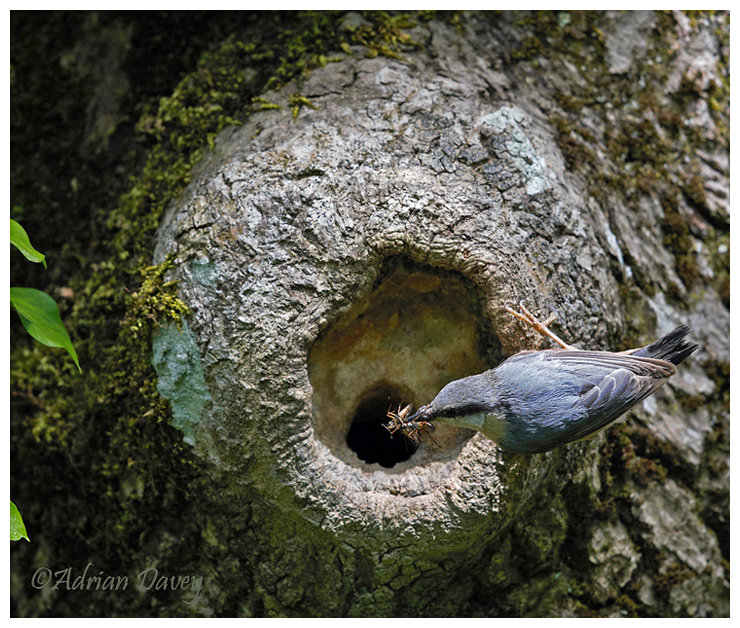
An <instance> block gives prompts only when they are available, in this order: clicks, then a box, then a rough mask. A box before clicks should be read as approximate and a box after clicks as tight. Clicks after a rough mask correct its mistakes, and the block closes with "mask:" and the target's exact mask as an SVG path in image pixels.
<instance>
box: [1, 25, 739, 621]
mask: <svg viewBox="0 0 740 628" xmlns="http://www.w3.org/2000/svg"><path fill="white" fill-rule="evenodd" d="M728 22H729V18H727V17H724V16H692V17H689V16H686V15H683V14H678V13H676V14H667V13H652V12H632V13H586V14H584V13H567V12H560V13H547V14H508V13H505V14H503V15H495V16H494V15H488V14H485V15H481V14H470V15H465V16H464V17H462V19H456V20H453V23H450V22H449V21H447V20H445V19H442V18H439V17H437V18H432V19H429V20H427V21H423V22H420V23H419V24H418V25H416V26H415V27H414V28H412V29H410V30H409V31H408V33H409V34H410V35H411V37H412V38H413V40H415V41H416V42H419V43H420V44H421V45H420V46H419V47H418V48H415V49H407V50H405V51H404V52H403V55H402V58H398V59H393V58H388V57H386V56H376V57H374V58H369V57H368V56H366V55H365V54H364V52H365V49H364V48H363V47H361V46H359V45H358V46H356V47H353V48H352V49H351V51H350V52H351V53H352V54H348V55H347V56H346V57H344V58H342V59H341V60H339V61H336V62H332V63H328V64H326V65H325V66H324V67H321V68H319V69H316V70H314V71H313V72H312V73H311V74H310V76H309V77H308V78H307V79H306V80H305V81H302V82H300V83H295V84H289V85H287V86H284V87H283V88H282V89H280V90H276V91H272V92H267V93H265V94H263V95H262V97H263V98H264V99H265V101H267V102H269V103H274V104H277V105H280V108H279V109H266V110H264V111H261V112H258V113H255V114H253V115H252V116H251V117H250V118H249V119H248V121H247V123H246V124H244V125H242V126H240V127H238V128H236V127H232V128H228V129H226V130H224V131H223V132H222V133H221V134H220V135H219V136H218V137H217V138H216V141H215V144H214V147H213V150H212V151H209V152H208V154H207V155H206V156H205V157H204V159H203V161H202V162H201V163H200V165H199V166H198V167H197V168H196V171H195V172H194V173H193V175H192V181H191V183H190V184H189V186H188V187H187V189H186V190H185V192H184V193H183V194H181V195H179V196H178V197H177V198H176V199H174V200H173V201H172V202H170V204H169V206H168V209H167V211H166V213H165V215H164V217H163V219H162V222H161V226H160V228H159V231H158V234H157V241H156V249H155V252H154V255H153V257H154V262H155V263H157V264H159V263H162V262H164V261H165V260H168V262H169V263H171V268H170V270H169V271H168V272H169V274H168V279H173V280H177V281H178V283H177V290H178V294H179V296H180V298H181V299H182V300H183V301H184V303H185V304H186V305H187V306H188V307H189V308H190V316H189V317H188V318H187V320H186V322H184V323H183V324H182V325H177V324H175V323H172V324H164V325H162V326H161V327H160V328H159V329H158V330H157V331H156V332H155V334H154V337H153V341H152V362H153V365H154V368H155V369H156V372H157V376H158V380H157V387H158V390H159V392H160V394H161V395H162V397H164V398H166V399H168V400H169V402H170V404H171V408H172V425H173V426H174V427H175V428H177V429H178V430H180V432H181V433H182V438H183V440H184V442H185V443H186V444H187V445H188V446H191V447H192V454H193V455H194V459H195V460H196V461H197V462H196V464H197V465H198V466H197V474H196V475H195V476H194V477H193V478H192V479H191V480H190V482H189V484H188V485H187V487H185V488H184V490H185V493H186V499H185V502H186V503H185V506H183V508H184V510H183V516H182V519H181V522H180V523H181V526H182V529H179V528H177V527H174V528H173V527H172V524H171V523H167V524H163V523H162V522H157V520H153V521H152V524H151V530H150V534H151V538H152V540H151V542H149V543H147V544H145V545H143V546H142V547H140V548H138V549H136V550H135V552H134V553H133V555H132V556H129V557H128V558H127V560H128V562H123V561H122V562H121V563H120V570H119V571H120V573H131V580H132V587H131V588H132V589H133V581H134V580H135V578H136V576H135V574H137V573H140V572H141V570H142V569H143V568H148V567H150V566H154V567H157V568H158V569H159V570H160V572H162V574H166V575H168V576H171V575H175V576H177V575H187V574H192V575H196V576H202V578H203V579H202V589H201V590H200V591H198V593H197V594H195V593H194V591H192V590H188V591H170V593H169V596H165V597H164V598H158V599H159V600H160V604H161V606H158V607H157V608H156V609H153V608H152V606H151V602H150V600H151V597H152V592H151V591H147V590H144V588H142V587H139V590H138V592H137V593H136V594H132V595H133V598H132V600H131V603H132V604H133V607H132V608H131V609H130V610H131V612H133V613H134V614H150V613H151V614H154V613H156V614H163V615H167V614H196V615H201V614H202V615H273V614H275V615H299V616H305V615H311V616H313V615H342V616H344V615H350V616H365V615H381V616H387V615H410V616H413V615H424V616H433V615H443V616H451V615H496V616H577V615H602V616H604V615H605V616H620V615H647V616H651V615H662V616H676V615H680V616H726V615H728V614H729V584H728V582H729V474H728V469H729V391H728V379H729V378H728V373H729V346H728V343H727V338H728V335H729V286H728V281H729V266H728V260H729V257H728V256H729V253H728V246H729V208H728V197H729V171H728V163H729V160H728V136H727V130H728V120H729V100H728V99H726V95H727V91H728V90H727V88H726V84H727V80H728V79H727V77H728V69H727V67H726V64H727V60H728V58H729V54H728V49H727V46H728V43H727V32H728V30H729V28H728V27H729V25H728ZM364 25H365V18H363V17H361V16H358V15H355V14H349V15H348V16H347V17H346V19H345V22H344V27H345V28H346V29H348V30H350V31H353V32H354V31H356V30H357V29H362V28H363V26H364ZM296 94H300V97H299V98H297V97H296ZM520 300H525V301H526V302H527V303H528V305H529V306H530V307H531V308H532V309H533V310H535V312H537V313H539V314H540V315H542V317H546V316H548V315H549V314H550V313H551V312H557V313H558V319H557V323H556V324H555V325H556V326H558V333H559V334H560V335H561V337H563V338H564V339H566V340H567V341H569V342H571V343H572V344H576V345H578V346H580V347H581V348H589V349H612V350H624V349H628V348H633V347H636V346H640V345H643V344H647V343H648V342H650V341H652V340H654V339H655V338H657V337H658V336H660V335H662V334H664V333H666V332H667V331H670V330H671V329H672V328H673V327H674V326H676V325H678V324H684V323H687V324H690V325H691V326H692V328H693V336H692V338H693V339H694V340H695V341H696V342H698V343H699V344H700V345H701V350H700V351H699V352H697V353H696V354H695V355H694V356H692V358H690V359H689V360H688V361H687V363H685V364H682V365H681V366H680V367H679V369H678V374H677V375H676V376H675V377H673V378H672V379H671V381H670V382H669V384H668V385H666V386H665V387H664V388H662V389H660V390H659V391H658V392H657V393H656V394H655V395H654V396H653V397H651V398H649V399H648V400H647V401H646V402H645V403H644V404H642V405H641V406H640V407H639V408H637V409H635V410H634V411H632V412H631V413H630V414H629V415H628V416H627V419H626V421H625V422H622V423H621V424H620V425H618V426H616V427H613V428H610V430H608V431H607V432H605V433H603V434H601V435H599V436H598V437H596V438H594V439H591V440H589V441H586V442H582V443H576V444H572V445H568V446H565V447H561V448H559V449H557V450H555V451H552V452H549V453H546V454H538V455H533V456H515V455H507V454H502V452H501V451H500V450H499V449H498V448H497V446H496V445H495V444H494V443H493V442H492V441H491V440H489V439H487V438H485V437H483V436H482V435H481V434H478V433H473V432H469V431H464V430H459V429H456V428H451V427H449V428H446V429H444V428H440V429H439V430H438V431H437V432H435V434H434V439H435V441H436V442H434V443H433V442H427V443H422V444H419V443H418V442H415V441H414V440H410V439H404V438H403V437H399V436H396V437H394V438H391V437H390V435H389V434H388V433H387V432H386V430H385V429H384V428H383V427H382V424H383V423H384V422H386V421H387V418H386V412H387V411H388V409H389V408H392V409H395V408H396V407H397V406H400V405H401V404H406V403H413V404H414V405H416V406H418V405H420V404H422V403H426V402H428V401H429V400H430V399H431V398H432V397H433V396H434V395H435V394H436V392H437V391H438V390H439V389H440V388H441V387H442V386H443V385H444V384H445V383H447V382H448V381H451V380H453V379H457V378H459V377H462V376H465V375H470V374H473V373H477V372H481V371H483V370H485V369H487V368H490V367H491V366H493V365H495V364H496V363H498V362H499V361H501V360H502V359H504V358H505V357H506V356H508V355H511V354H513V353H515V352H516V351H519V350H523V349H528V348H536V347H537V346H545V345H544V343H542V342H541V341H540V340H539V339H537V338H535V337H534V335H533V334H532V333H531V332H529V331H526V330H525V329H523V328H522V327H521V325H520V324H519V323H518V322H517V321H516V320H515V319H513V318H512V317H510V316H509V315H508V314H507V313H506V311H505V309H504V305H505V304H506V303H508V302H518V301H520ZM174 514H177V513H174ZM80 516H84V515H82V514H81V515H80ZM193 538H195V539H197V546H191V547H190V548H188V547H183V543H182V540H183V539H193ZM50 546H52V547H53V544H50ZM173 547H177V548H178V549H177V552H179V553H182V552H186V553H187V556H186V558H185V560H184V561H180V562H179V563H178V562H173V560H172V554H173ZM85 551H87V552H88V553H87V554H86V553H85ZM80 555H81V556H83V562H84V557H87V556H88V555H90V556H92V555H95V556H99V557H100V559H99V560H100V561H106V560H107V561H111V557H112V556H113V555H116V556H123V553H121V552H120V551H119V550H118V549H115V550H114V549H109V550H105V549H102V548H91V547H88V548H85V550H82V551H81V553H80ZM42 558H43V557H42ZM42 558H39V557H37V559H36V562H35V563H34V565H35V566H38V565H39V564H40V563H39V561H40V560H42ZM78 562H79V561H78ZM132 565H136V569H134V567H132ZM173 565H177V566H178V567H174V566H173ZM183 565H186V566H187V570H188V571H187V574H186V573H185V572H182V573H181V572H173V571H172V570H173V569H175V568H180V569H182V568H184V567H183ZM98 566H100V565H98ZM73 567H74V568H75V569H76V570H78V571H81V569H82V568H84V564H83V565H82V566H81V567H79V569H78V565H77V563H75V564H74V565H73ZM100 568H101V569H103V567H100ZM24 569H25V570H27V569H28V564H24ZM105 570H106V574H113V575H117V574H116V573H115V570H114V568H113V567H110V566H108V563H106V567H105ZM15 573H16V577H17V578H19V579H28V574H27V573H25V571H23V573H21V572H20V570H16V572H15ZM16 595H18V596H21V597H22V596H24V595H25V596H27V597H28V598H29V599H33V598H32V594H31V593H28V592H27V591H26V592H25V593H21V592H19V590H16ZM36 595H39V594H38V592H36ZM112 598H114V596H113V595H110V596H100V597H99V598H98V599H99V602H96V603H95V604H96V605H94V608H95V609H97V612H98V613H101V614H104V613H108V612H121V611H120V610H119V611H116V610H114V609H116V608H117V607H116V601H115V600H114V599H112ZM88 602H89V600H88ZM67 603H69V602H67ZM25 604H27V605H29V604H30V606H25V607H24V608H31V609H33V602H28V601H26V602H25ZM137 605H139V606H137ZM137 608H139V609H146V610H139V611H137ZM38 612H39V610H38V607H37V608H36V609H34V610H29V611H27V614H38ZM86 612H89V611H86ZM52 613H53V607H52Z"/></svg>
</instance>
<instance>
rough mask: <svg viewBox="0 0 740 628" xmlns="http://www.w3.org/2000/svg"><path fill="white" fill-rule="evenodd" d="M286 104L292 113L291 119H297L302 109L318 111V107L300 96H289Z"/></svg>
mask: <svg viewBox="0 0 740 628" xmlns="http://www.w3.org/2000/svg"><path fill="white" fill-rule="evenodd" d="M288 104H289V105H290V110H291V112H292V113H293V118H297V117H298V113H299V112H300V111H301V109H302V108H303V107H310V108H311V109H318V107H317V106H316V105H314V104H313V103H312V102H311V101H310V100H309V99H308V98H306V97H305V96H301V95H300V94H291V95H290V97H289V98H288Z"/></svg>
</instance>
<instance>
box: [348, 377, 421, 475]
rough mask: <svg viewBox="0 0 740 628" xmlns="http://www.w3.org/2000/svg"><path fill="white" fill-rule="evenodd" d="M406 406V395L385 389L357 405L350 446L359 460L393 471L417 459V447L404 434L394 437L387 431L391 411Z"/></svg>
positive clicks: (373, 393) (371, 394)
mask: <svg viewBox="0 0 740 628" xmlns="http://www.w3.org/2000/svg"><path fill="white" fill-rule="evenodd" d="M402 403H403V399H402V395H400V394H399V393H398V391H397V390H396V389H395V388H393V387H391V386H387V385H381V386H377V387H375V388H373V389H372V390H371V391H370V392H369V393H367V394H366V395H365V396H364V398H363V399H362V400H361V401H360V403H358V404H357V410H355V415H354V417H352V423H351V424H350V426H349V432H347V445H348V446H349V448H350V449H351V450H352V451H354V452H355V453H356V454H357V457H358V458H360V459H361V460H364V461H365V462H368V463H375V462H377V463H378V464H379V465H381V466H383V467H392V466H393V465H395V464H398V463H399V462H403V461H404V460H408V459H409V458H411V456H413V455H414V452H415V451H416V449H417V447H418V444H417V443H415V442H414V441H412V440H411V439H410V438H407V437H406V436H404V435H403V434H401V433H400V432H396V433H395V434H391V433H390V432H388V430H387V429H385V427H383V424H384V423H388V421H389V420H390V419H389V418H388V417H387V416H386V415H387V412H388V410H389V409H392V410H397V409H398V406H399V405H400V404H402Z"/></svg>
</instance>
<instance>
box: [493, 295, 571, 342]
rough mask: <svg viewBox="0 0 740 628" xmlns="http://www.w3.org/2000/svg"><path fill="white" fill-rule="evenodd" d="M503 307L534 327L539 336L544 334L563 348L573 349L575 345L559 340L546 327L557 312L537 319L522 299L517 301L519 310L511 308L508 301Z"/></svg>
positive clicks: (554, 318) (556, 315)
mask: <svg viewBox="0 0 740 628" xmlns="http://www.w3.org/2000/svg"><path fill="white" fill-rule="evenodd" d="M504 308H505V309H506V311H507V312H508V313H509V314H511V315H512V316H515V317H516V318H518V319H519V320H520V321H523V322H524V323H526V324H527V325H529V326H530V327H531V328H532V329H534V330H535V331H536V332H537V333H538V334H540V335H541V336H546V337H548V338H550V339H551V340H552V341H553V342H555V343H557V344H558V345H560V346H561V347H562V348H563V349H575V347H572V346H571V345H569V344H568V343H566V342H564V341H563V340H561V339H560V338H559V337H558V336H557V335H556V334H555V333H554V332H552V331H551V330H550V329H548V327H547V326H548V325H549V324H550V323H552V322H553V321H554V320H556V319H557V317H558V313H557V312H553V313H552V314H550V316H549V317H548V318H547V320H544V321H539V320H537V318H536V317H535V316H534V314H532V312H530V311H529V310H528V309H527V306H526V305H524V300H521V301H519V311H518V312H517V311H516V310H514V309H513V308H511V307H509V305H508V302H507V303H504Z"/></svg>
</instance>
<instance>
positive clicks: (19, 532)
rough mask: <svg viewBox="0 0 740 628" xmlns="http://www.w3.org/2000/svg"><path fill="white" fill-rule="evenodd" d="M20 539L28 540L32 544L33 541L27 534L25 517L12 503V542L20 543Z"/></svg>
mask: <svg viewBox="0 0 740 628" xmlns="http://www.w3.org/2000/svg"><path fill="white" fill-rule="evenodd" d="M20 539H26V541H28V542H29V543H30V541H31V539H29V538H28V534H26V526H25V525H24V523H23V517H21V513H19V512H18V508H16V506H15V504H14V503H13V502H10V540H11V541H19V540H20Z"/></svg>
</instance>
